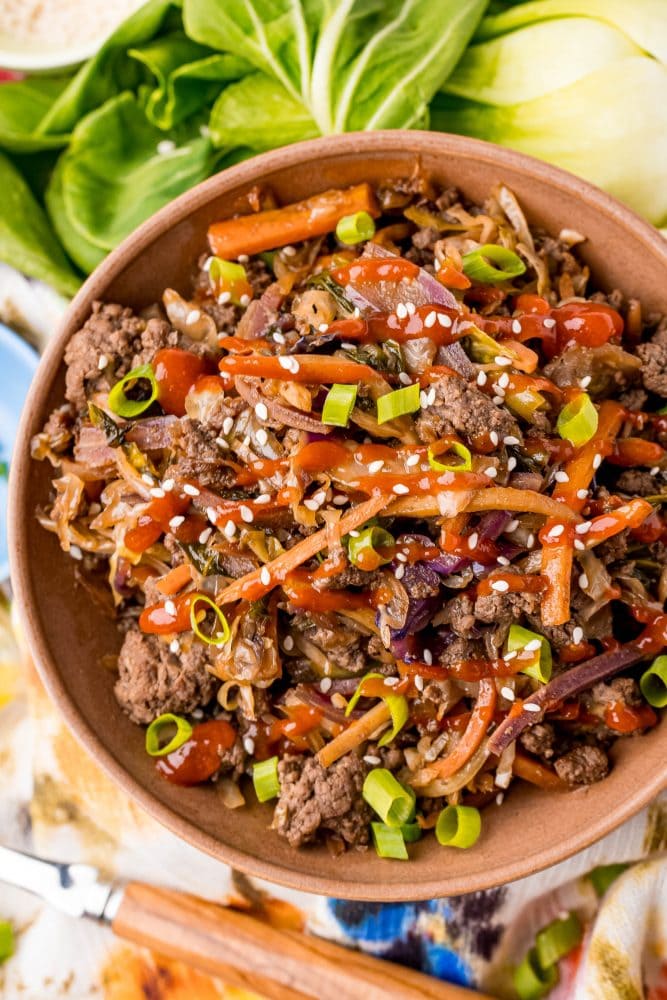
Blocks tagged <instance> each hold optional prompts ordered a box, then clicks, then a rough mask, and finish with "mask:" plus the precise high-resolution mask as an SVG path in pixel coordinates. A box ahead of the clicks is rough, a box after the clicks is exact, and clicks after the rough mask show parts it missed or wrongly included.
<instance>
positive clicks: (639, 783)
mask: <svg viewBox="0 0 667 1000" xmlns="http://www.w3.org/2000/svg"><path fill="white" fill-rule="evenodd" d="M417 164H419V165H420V167H421V169H422V170H425V171H426V172H427V173H428V174H430V175H432V176H433V178H434V179H435V180H437V181H439V182H440V183H442V184H455V185H457V186H458V187H459V188H460V189H461V190H462V191H463V192H464V193H465V194H466V195H467V196H468V197H470V198H472V199H474V200H478V201H481V200H483V199H484V198H485V196H486V195H487V194H488V193H489V191H490V189H491V188H492V187H493V185H494V184H496V183H497V182H499V181H503V182H504V183H506V184H507V185H509V187H510V188H511V189H512V190H513V191H515V192H516V194H517V195H518V197H519V200H520V201H521V204H522V205H523V207H524V209H525V210H526V213H527V215H528V217H529V219H530V220H531V221H532V222H533V223H537V224H539V225H541V226H544V227H546V229H548V230H550V231H551V232H553V233H558V232H559V230H560V229H561V228H563V227H570V228H576V229H577V230H580V231H581V232H583V233H585V234H586V235H587V236H588V238H589V241H588V242H587V243H586V244H584V246H583V250H582V255H583V257H584V258H585V260H586V262H587V263H588V264H589V265H590V267H591V269H592V272H593V274H594V276H595V280H596V282H597V283H599V285H600V287H602V288H603V289H611V288H615V287H618V288H621V289H623V291H625V292H626V293H628V294H632V295H634V296H638V297H639V298H640V299H641V300H642V302H643V304H644V306H645V307H646V308H647V309H649V310H659V311H661V312H663V313H664V312H667V242H666V241H664V240H663V239H662V237H661V236H660V235H659V234H658V233H657V231H656V230H654V229H653V228H652V227H651V226H649V225H648V224H647V223H646V222H643V221H642V220H640V219H639V218H638V217H637V216H635V215H633V213H632V212H630V211H629V210H628V209H627V208H624V207H623V206H622V205H620V204H619V203H618V202H616V201H614V200H613V199H612V198H610V197H608V196H606V195H605V194H603V193H602V192H601V191H599V190H597V189H596V188H593V187H591V186H590V185H588V184H586V183H584V182H583V181H581V180H578V179H576V178H575V177H572V176H570V175H568V174H566V173H563V172H562V171H560V170H556V169H555V168H553V167H550V166H547V165H546V164H544V163H539V162H537V161H536V160H533V159H530V158H528V157H526V156H522V155H519V154H517V153H513V152H509V151H507V150H504V149H500V148H498V147H496V146H492V145H489V144H487V143H483V142H477V141H473V140H469V139H462V138H458V137H455V136H448V135H442V134H432V133H427V132H376V133H362V134H357V135H341V136H335V137H331V138H326V139H319V140H315V141H313V142H306V143H300V144H298V145H295V146H290V147H287V148H285V149H280V150H277V151H275V152H271V153H267V154H265V155H263V156H258V157H256V158H255V159H253V160H249V161H247V162H245V163H242V164H240V165H238V166H235V167H232V168H231V169H229V170H226V171H224V172H223V173H221V174H219V175H218V176H216V177H213V178H211V179H210V180H208V181H206V182H205V183H204V184H200V185H199V187H197V188H195V189H194V190H193V191H190V192H189V193H187V194H185V195H183V196H182V197H181V198H178V199H177V200H176V201H175V202H174V203H173V204H171V205H169V206H167V207H166V208H164V209H163V210H162V211H161V212H158V214H157V215H155V216H154V217H153V218H152V219H150V220H149V221H148V222H146V223H145V224H144V225H143V226H141V228H140V229H138V230H137V232H135V233H134V234H133V235H132V236H130V237H129V238H128V239H127V240H125V242H124V243H123V244H122V246H120V247H119V248H118V249H117V250H116V251H114V252H113V253H112V254H111V255H110V256H109V257H108V258H107V259H106V260H105V261H104V263H103V264H102V265H101V266H100V267H99V268H98V269H97V271H95V273H94V274H93V275H92V276H91V277H90V278H89V279H88V281H87V282H86V284H85V285H84V286H83V288H82V289H81V291H80V292H79V294H78V295H77V296H76V298H75V299H74V301H73V303H72V305H71V306H70V308H69V310H68V312H67V315H66V317H65V320H64V322H63V324H62V326H61V328H60V330H59V332H58V333H57V335H56V336H55V337H54V338H53V340H52V342H51V343H50V345H49V348H48V350H47V352H46V354H45V356H44V359H43V361H42V363H41V365H40V368H39V371H38V373H37V376H36V378H35V381H34V384H33V387H32V391H31V393H30V399H29V401H28V405H27V407H26V410H25V413H24V415H23V422H22V424H21V430H20V433H19V440H18V444H17V448H16V456H17V457H16V458H15V460H14V464H13V470H12V483H11V525H10V527H11V552H12V572H13V576H12V579H13V584H14V587H15V592H16V597H17V601H18V606H19V608H20V609H21V613H22V615H23V619H24V623H25V629H26V634H27V637H28V641H29V644H30V647H31V650H32V653H33V655H34V658H35V662H36V664H37V666H38V668H39V671H40V673H41V676H42V678H43V680H44V682H45V684H46V686H47V688H48V690H49V692H50V694H51V696H52V697H53V699H54V701H55V702H56V704H57V705H58V707H59V709H60V711H61V712H62V713H63V715H64V717H65V719H66V721H67V723H68V724H69V725H70V727H71V728H72V730H73V731H74V733H75V734H76V736H78V737H79V739H80V740H81V742H82V743H83V745H84V746H85V747H86V749H87V750H88V751H89V752H90V753H91V754H92V755H93V756H94V758H95V759H96V760H97V761H98V762H99V763H100V764H101V765H102V767H104V768H105V769H106V771H107V772H108V773H109V774H110V775H111V776H112V777H113V778H114V779H115V780H116V781H117V782H118V783H119V784H120V785H121V786H122V788H123V789H125V790H126V791H127V793H128V794H130V795H132V796H133V797H134V798H135V799H136V800H137V801H138V802H139V803H140V804H141V805H142V806H144V807H145V808H146V809H147V810H148V812H150V813H151V814H152V815H153V816H154V817H155V818H156V819H158V820H159V821H160V822H162V823H164V824H165V825H166V826H167V827H169V828H171V829H172V830H173V831H174V832H175V833H176V834H178V835H179V836H181V837H183V838H184V839H185V840H188V841H190V842H191V843H192V844H194V845H195V846H197V847H200V848H201V849H202V850H204V851H208V852H209V853H210V854H212V855H213V856H214V857H216V858H219V859H220V860H221V861H225V862H227V863H229V864H231V865H234V866H236V867H238V868H240V869H242V870H244V871H246V872H248V873H250V874H252V875H256V876H261V877H263V878H267V879H270V880H272V881H274V882H280V883H283V884H285V885H290V886H294V887H296V888H299V889H304V890H308V891H311V892H319V893H325V894H327V895H331V896H339V897H347V898H350V899H353V898H354V899H357V898H358V899H372V900H377V901H380V900H383V901H384V900H386V901H388V900H403V899H422V898H429V897H435V896H442V895H447V894H451V893H461V892H469V891H472V890H476V889H483V888H486V887H489V886H492V885H497V884H499V883H502V882H506V881H509V880H511V879H517V878H521V877H522V876H524V875H528V874H530V873H531V872H535V871H538V870H539V869H541V868H545V867H546V866H548V865H551V864H554V863H555V862H558V861H562V860H563V859H564V858H567V857H568V856H569V855H571V854H574V853H575V852H576V851H579V850H581V849H582V848H584V847H586V846H588V845H589V844H591V843H592V842H593V841H595V840H596V839H598V838H599V837H602V836H603V835H604V834H607V833H609V832H610V830H612V829H614V827H616V826H618V825H619V824H620V823H622V822H623V821H624V820H626V819H628V817H629V816H632V814H633V813H635V812H637V810H639V809H640V808H641V807H642V806H644V805H646V803H647V802H649V800H650V799H651V798H652V797H653V796H655V795H656V794H657V793H658V791H660V788H661V785H663V784H664V781H665V779H664V762H665V759H666V758H667V726H666V724H665V722H664V721H663V722H662V723H661V724H660V725H659V726H657V727H656V728H655V729H654V730H653V731H652V732H651V733H649V734H648V735H646V736H642V737H638V738H635V739H625V740H623V739H621V740H618V741H617V743H616V745H615V747H614V750H613V753H612V756H613V759H614V767H613V770H612V772H611V774H610V776H609V777H608V778H607V779H606V780H605V781H602V782H600V783H599V784H597V785H594V786H592V787H590V788H585V789H581V790H579V791H574V792H570V793H566V794H551V793H545V792H543V791H540V790H538V789H535V788H531V787H529V786H523V787H517V788H514V789H512V792H511V794H509V795H508V796H507V798H506V800H505V802H504V803H503V805H502V808H497V807H495V806H492V807H490V808H488V809H487V810H486V811H485V813H484V832H483V836H482V838H481V840H480V841H479V843H478V844H477V845H476V847H475V848H474V849H473V850H470V851H456V850H446V849H443V848H441V847H439V846H438V844H437V843H436V841H435V838H434V837H425V838H424V839H423V840H422V841H421V842H420V843H418V844H415V845H414V846H413V847H411V851H410V853H411V855H412V860H411V861H410V863H408V864H399V863H397V862H392V861H385V860H381V859H380V858H378V857H376V855H375V853H374V852H373V851H372V850H370V851H368V852H365V853H357V852H350V853H348V854H346V855H345V856H343V857H339V858H333V857H332V856H331V855H330V854H329V853H328V852H327V850H326V849H325V848H317V849H312V848H311V849H306V850H302V851H296V850H292V849H291V848H290V847H289V846H288V845H287V843H286V841H284V840H282V839H280V838H279V837H278V836H277V835H276V834H274V833H272V832H271V831H270V830H269V823H270V818H271V808H270V806H269V805H266V806H258V805H254V806H250V807H249V808H247V809H245V810H237V811H227V810H226V809H225V808H224V807H223V806H222V805H221V804H220V800H219V797H218V795H217V793H216V791H215V789H214V788H213V787H204V786H202V787H199V788H177V787H175V786H173V785H170V784H168V783H167V782H165V781H163V780H162V779H160V778H159V777H158V776H157V775H156V773H155V770H154V767H153V762H152V761H151V759H150V757H147V756H146V753H145V752H144V749H143V743H144V735H143V730H142V729H140V728H139V727H137V726H135V725H133V724H132V723H131V722H130V721H129V720H128V719H127V718H126V717H125V716H124V715H123V713H122V712H121V711H120V709H119V707H118V705H117V704H116V701H115V699H114V696H113V691H112V687H113V676H112V675H111V674H109V672H108V671H105V670H104V669H103V668H102V667H101V666H100V657H101V656H102V654H104V653H109V652H115V651H116V650H117V649H118V647H119V645H120V643H119V636H118V633H117V631H116V629H115V627H114V625H113V623H112V622H110V621H108V620H106V619H105V618H103V617H102V615H101V614H100V613H99V612H98V610H97V609H96V608H95V607H94V606H93V605H92V604H91V603H89V602H88V601H87V600H86V598H85V595H84V594H83V592H81V591H78V592H77V591H75V587H74V575H73V563H72V561H71V560H70V559H69V558H68V557H66V556H65V555H63V553H62V552H61V551H60V548H59V546H58V542H57V540H56V538H55V537H54V536H53V535H50V534H47V533H46V532H45V531H42V530H41V529H40V528H39V527H38V525H37V523H36V521H35V508H36V506H37V505H38V504H43V503H45V502H46V500H47V495H48V491H49V483H50V478H51V469H50V467H49V465H48V463H46V462H43V463H38V462H32V461H31V460H30V458H29V441H30V437H31V435H32V434H33V433H34V432H35V431H37V430H38V429H40V428H41V426H42V425H43V423H44V421H45V420H46V417H47V415H48V414H49V412H50V411H51V409H52V408H53V407H54V406H57V405H58V404H60V403H61V401H62V397H63V383H64V368H63V364H62V359H63V352H64V349H65V345H66V343H67V341H68V340H69V338H70V336H71V335H72V334H73V333H74V331H75V330H77V329H78V328H79V327H80V326H81V324H82V323H83V321H84V320H85V319H86V317H87V315H88V313H89V311H90V307H91V303H92V302H93V300H94V299H107V300H111V301H117V302H123V303H126V304H128V305H130V306H133V307H135V308H141V307H143V306H146V305H148V304H149V303H151V302H154V301H155V300H157V299H159V298H160V296H161V293H162V291H163V289H164V288H165V287H166V286H168V285H170V286H172V287H174V288H177V289H180V290H181V291H184V290H185V289H186V288H187V281H188V276H189V274H190V272H191V268H192V263H193V261H194V260H195V259H196V258H197V256H198V255H199V254H200V253H201V252H202V251H203V250H204V249H205V246H206V241H205V236H206V228H207V226H208V225H209V223H210V222H212V221H214V220H215V219H220V218H225V217H226V216H229V215H231V214H233V213H234V212H235V211H237V210H238V209H239V207H240V206H241V204H242V202H243V199H244V196H245V194H246V192H247V191H248V190H249V188H251V187H252V186H253V185H254V184H257V183H258V182H260V181H261V182H262V183H265V184H268V185H270V186H271V187H272V188H273V190H274V191H275V193H276V194H277V196H278V198H279V200H280V202H282V203H286V202H291V201H296V200H297V199H300V198H304V197H306V196H308V195H312V194H314V193H316V192H320V191H324V190H326V189H327V188H332V187H340V186H345V185H349V184H354V183H357V182H359V181H362V180H368V181H371V182H374V181H380V180H383V179H386V178H392V177H405V176H408V175H410V174H411V173H412V171H413V170H414V168H415V166H416V165H417ZM251 798H252V796H251Z"/></svg>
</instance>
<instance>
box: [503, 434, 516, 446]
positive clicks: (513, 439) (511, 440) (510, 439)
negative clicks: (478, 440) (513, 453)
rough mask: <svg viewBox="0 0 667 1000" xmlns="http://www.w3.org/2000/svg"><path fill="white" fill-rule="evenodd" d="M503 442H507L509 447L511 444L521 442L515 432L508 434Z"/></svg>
mask: <svg viewBox="0 0 667 1000" xmlns="http://www.w3.org/2000/svg"><path fill="white" fill-rule="evenodd" d="M503 444H506V445H507V446H508V447H509V446H510V445H511V444H519V439H518V437H515V436H514V435H513V434H507V435H506V436H505V437H504V438H503Z"/></svg>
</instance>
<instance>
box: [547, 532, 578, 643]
mask: <svg viewBox="0 0 667 1000" xmlns="http://www.w3.org/2000/svg"><path fill="white" fill-rule="evenodd" d="M573 555H574V550H573V548H572V541H571V539H570V538H569V537H568V534H567V532H565V533H564V534H563V536H562V539H561V541H560V542H558V543H556V544H554V543H551V544H549V545H543V546H542V568H541V574H542V576H543V577H546V580H547V589H546V591H545V592H544V597H543V598H542V604H541V611H542V624H543V625H564V624H565V622H566V621H569V620H570V580H571V577H572V557H573Z"/></svg>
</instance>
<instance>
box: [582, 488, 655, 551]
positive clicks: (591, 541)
mask: <svg viewBox="0 0 667 1000" xmlns="http://www.w3.org/2000/svg"><path fill="white" fill-rule="evenodd" d="M652 511H653V506H652V504H650V503H649V502H648V500H643V499H642V498H641V497H635V499H634V500H630V501H629V502H628V503H626V504H623V506H622V507H617V508H616V510H612V511H609V513H608V514H600V516H599V517H594V518H593V519H592V521H591V527H590V530H589V531H588V533H587V534H586V536H585V537H584V545H585V546H586V548H587V549H591V548H593V546H595V545H599V544H600V542H604V541H606V540H607V538H611V537H612V536H613V535H618V534H619V532H621V531H623V530H624V529H625V528H638V527H639V525H640V524H643V523H644V521H645V520H646V518H647V517H648V516H649V514H651V513H652Z"/></svg>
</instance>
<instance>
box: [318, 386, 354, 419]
mask: <svg viewBox="0 0 667 1000" xmlns="http://www.w3.org/2000/svg"><path fill="white" fill-rule="evenodd" d="M358 389H359V386H357V385H339V384H338V383H337V382H336V383H335V384H334V385H332V386H331V388H330V389H329V392H328V393H327V398H326V399H325V400H324V406H323V407H322V423H323V424H330V425H331V426H332V427H347V424H348V421H349V419H350V414H351V413H352V410H353V409H354V404H355V402H356V399H357V391H358Z"/></svg>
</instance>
